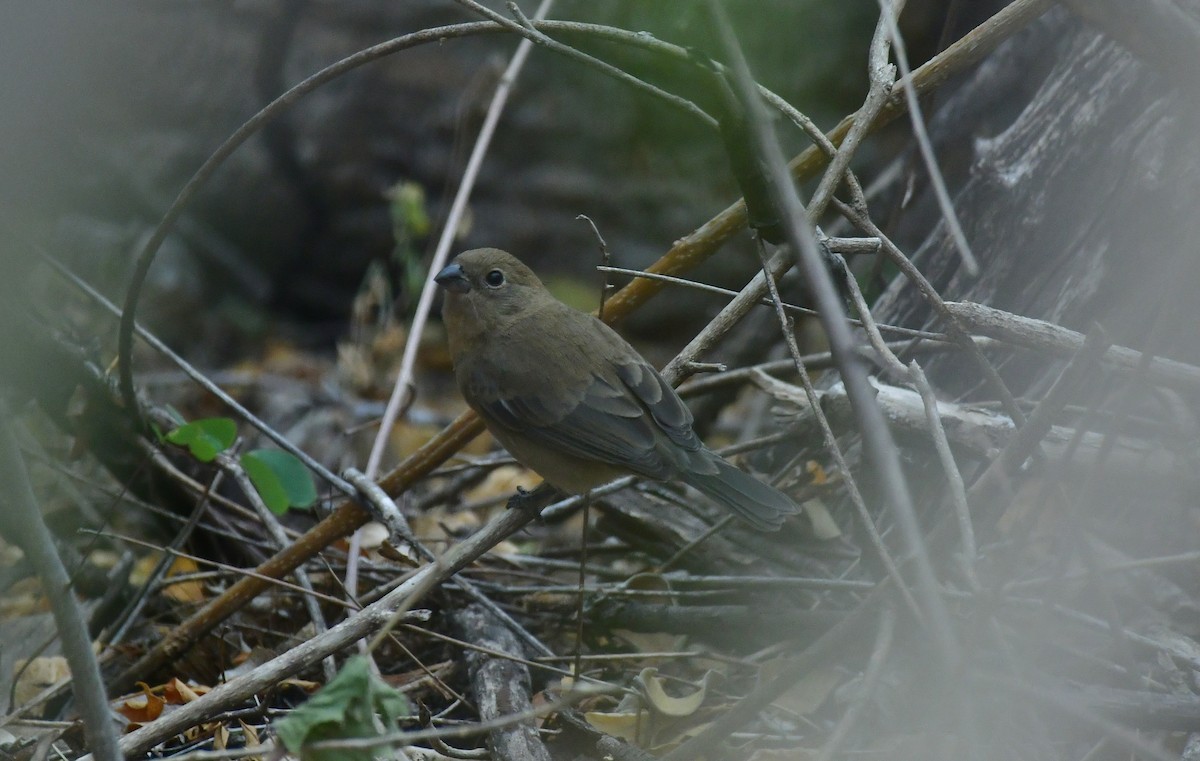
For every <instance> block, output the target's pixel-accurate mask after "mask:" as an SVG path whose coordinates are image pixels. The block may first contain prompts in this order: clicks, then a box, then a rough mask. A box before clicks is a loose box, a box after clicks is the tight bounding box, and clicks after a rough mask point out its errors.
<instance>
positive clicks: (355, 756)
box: [275, 655, 412, 761]
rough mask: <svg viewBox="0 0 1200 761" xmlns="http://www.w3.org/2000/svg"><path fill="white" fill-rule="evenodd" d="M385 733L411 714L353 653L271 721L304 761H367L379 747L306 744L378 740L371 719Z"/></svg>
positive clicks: (403, 701)
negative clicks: (377, 720)
mask: <svg viewBox="0 0 1200 761" xmlns="http://www.w3.org/2000/svg"><path fill="white" fill-rule="evenodd" d="M376 714H378V715H379V718H380V721H381V723H382V725H383V727H384V731H385V732H394V731H396V730H397V729H398V728H399V722H398V718H399V717H401V716H409V715H411V714H412V710H411V707H410V706H409V703H408V700H407V699H406V698H405V697H404V695H403V694H401V693H400V692H397V691H396V690H394V689H393V688H391V687H389V686H388V685H387V684H386V683H384V682H383V681H382V680H381V679H379V678H378V677H376V676H374V675H373V674H372V673H371V669H370V666H369V664H368V662H367V659H366V658H364V657H363V656H361V655H356V656H354V657H353V658H351V659H350V660H348V661H346V663H345V665H344V666H342V670H341V671H340V672H338V675H337V677H335V678H334V680H333V681H332V682H330V683H329V684H327V685H325V686H324V687H322V688H321V690H320V691H319V692H318V693H317V694H315V695H313V696H312V697H311V698H309V699H308V702H307V703H305V704H304V705H302V706H300V707H299V708H297V709H296V710H294V711H292V712H291V713H290V714H288V716H287V717H286V718H284V719H281V720H279V721H277V722H275V735H276V737H278V738H279V741H280V742H282V743H283V745H284V747H286V748H287V749H288V751H290V752H291V753H295V754H298V755H299V756H300V758H301V759H302V761H339V759H346V760H347V761H370V760H371V759H372V758H373V757H374V756H375V755H377V753H378V751H377V749H370V748H367V749H359V750H340V749H339V750H334V749H330V750H312V749H306V748H305V747H304V746H305V745H306V744H307V743H313V742H317V741H320V740H333V739H349V738H361V737H376V736H378V731H377V730H376V727H375V716H376Z"/></svg>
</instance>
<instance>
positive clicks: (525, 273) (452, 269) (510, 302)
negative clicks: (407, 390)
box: [433, 248, 548, 338]
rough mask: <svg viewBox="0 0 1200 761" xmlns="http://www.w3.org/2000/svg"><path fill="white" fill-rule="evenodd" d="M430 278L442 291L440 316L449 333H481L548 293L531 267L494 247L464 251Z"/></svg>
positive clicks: (465, 334) (461, 334) (465, 335)
mask: <svg viewBox="0 0 1200 761" xmlns="http://www.w3.org/2000/svg"><path fill="white" fill-rule="evenodd" d="M433 279H434V282H436V283H437V284H438V285H439V286H441V287H442V290H444V291H445V293H446V301H445V304H444V306H443V307H442V316H443V318H444V319H445V321H446V327H447V329H448V330H449V332H450V334H451V336H452V337H453V336H454V335H455V334H456V333H457V334H459V335H460V336H461V337H462V338H466V337H467V336H475V335H480V334H483V333H485V332H486V331H488V330H490V329H493V328H496V327H499V326H500V325H501V324H503V323H504V322H506V321H507V320H508V319H510V318H512V317H513V316H515V315H517V314H519V313H521V312H522V311H524V310H526V309H528V308H529V307H530V306H531V305H533V304H536V303H537V302H538V301H540V300H541V299H544V298H546V297H547V296H548V292H547V291H546V288H545V286H544V285H542V281H541V280H539V279H538V276H537V275H535V274H533V270H531V269H529V268H528V267H526V266H525V265H524V264H522V263H521V262H520V260H518V259H517V258H516V257H515V256H513V255H512V254H510V253H508V252H506V251H501V250H500V249H498V248H476V249H472V250H470V251H464V252H463V253H461V254H459V255H458V256H456V257H454V260H453V261H452V262H450V264H448V265H446V267H444V268H443V269H442V271H441V272H439V273H438V274H437V275H436V276H434V278H433Z"/></svg>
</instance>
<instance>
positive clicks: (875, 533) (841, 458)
mask: <svg viewBox="0 0 1200 761" xmlns="http://www.w3.org/2000/svg"><path fill="white" fill-rule="evenodd" d="M759 256H760V257H761V259H762V262H763V271H764V272H765V271H766V268H767V255H766V252H765V251H764V250H762V248H761V245H760V249H759ZM767 287H768V288H769V289H770V292H771V298H772V299H773V300H774V301H775V312H776V315H777V316H778V317H779V323H780V327H781V328H782V329H783V339H784V342H785V343H786V344H787V347H788V351H789V352H791V355H792V362H794V363H795V365H796V372H797V374H799V376H800V383H801V384H802V385H803V386H804V394H805V396H807V397H808V405H809V408H810V409H811V410H812V412H813V419H815V420H816V421H817V426H818V427H819V428H820V429H821V435H822V437H823V438H824V439H825V448H826V449H827V450H828V451H829V454H830V456H831V457H833V461H834V464H835V465H837V468H838V472H839V473H841V474H842V480H843V482H844V483H845V484H846V493H847V494H848V495H849V496H850V502H851V503H852V504H853V505H854V508H855V510H856V511H857V512H858V519H859V521H860V522H861V523H862V524H863V531H864V532H866V534H867V537H868V538H869V539H870V540H871V546H872V548H873V549H874V550H875V554H877V555H878V556H879V561H880V562H881V563H883V567H884V569H885V570H886V571H887V574H888V576H889V577H890V578H891V579H892V581H893V582H895V584H896V588H897V589H899V590H900V595H901V597H903V598H904V604H905V605H907V606H908V609H909V611H911V612H912V614H913V617H914V618H915V619H916V620H918V621H923V620H924V616H922V615H921V606H920V605H918V604H917V600H916V598H915V597H913V593H912V590H910V589H909V588H908V585H907V584H906V583H905V582H904V577H903V576H901V575H900V569H899V568H898V567H897V566H896V561H895V560H894V559H893V558H892V554H891V553H890V552H888V549H887V545H886V544H884V542H883V537H882V536H880V535H879V529H878V528H876V526H875V520H874V518H872V517H871V511H870V509H869V508H868V507H867V502H866V500H864V499H863V496H862V492H861V491H860V490H859V488H858V483H857V481H855V479H854V473H853V471H851V470H850V464H849V463H848V462H846V457H845V455H844V454H842V447H841V445H839V444H838V441H837V435H836V434H835V433H834V432H833V428H832V427H831V426H830V425H829V418H827V417H826V416H825V411H824V410H823V409H821V400H820V398H819V397H818V396H817V389H816V387H815V386H813V382H812V378H810V377H809V375H808V370H807V368H805V367H804V363H803V362H802V361H801V356H800V347H799V346H797V345H796V331H795V330H793V329H792V325H791V320H789V319H788V317H787V315H785V314H784V312H783V306H782V303H781V302H780V301H779V288H778V286H777V285H776V284H775V280H774V279H773V278H771V277H768V278H767Z"/></svg>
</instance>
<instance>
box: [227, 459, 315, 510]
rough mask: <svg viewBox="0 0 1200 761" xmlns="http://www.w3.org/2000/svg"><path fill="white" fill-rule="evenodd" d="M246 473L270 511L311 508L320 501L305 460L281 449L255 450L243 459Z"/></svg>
mask: <svg viewBox="0 0 1200 761" xmlns="http://www.w3.org/2000/svg"><path fill="white" fill-rule="evenodd" d="M241 462H242V467H243V468H245V469H246V475H248V476H249V477H250V482H251V483H253V484H254V488H255V489H258V494H259V496H260V497H262V499H263V502H265V503H266V504H267V507H269V508H270V509H271V512H273V513H276V514H282V513H285V512H287V509H288V508H289V507H309V506H311V505H312V503H314V502H316V501H317V487H316V484H314V483H313V479H312V474H311V473H309V472H308V469H307V468H305V467H304V463H302V462H300V461H299V460H297V459H296V458H295V457H294V456H293V455H292V454H290V453H288V452H284V451H283V450H281V449H255V450H254V451H253V452H247V453H246V454H244V455H242V458H241Z"/></svg>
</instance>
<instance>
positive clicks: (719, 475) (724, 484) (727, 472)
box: [683, 454, 800, 531]
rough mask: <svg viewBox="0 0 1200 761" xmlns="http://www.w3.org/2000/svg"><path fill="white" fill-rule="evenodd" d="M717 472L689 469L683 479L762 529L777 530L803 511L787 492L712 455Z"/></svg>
mask: <svg viewBox="0 0 1200 761" xmlns="http://www.w3.org/2000/svg"><path fill="white" fill-rule="evenodd" d="M712 457H713V462H714V464H715V465H716V466H717V472H716V473H713V474H708V473H697V472H695V471H689V472H688V473H687V474H686V475H685V477H684V479H683V480H685V481H686V482H687V483H688V484H690V485H692V486H694V487H695V488H696V489H698V490H699V491H700V492H701V493H703V494H704V495H706V496H708V497H710V498H712V499H714V500H716V501H717V502H719V503H721V504H722V505H724V506H725V507H727V508H729V509H730V510H732V511H733V512H734V513H736V514H737V515H738V517H739V518H741V519H742V520H744V521H746V522H747V523H749V524H750V525H751V526H753V527H754V528H756V529H758V530H759V531H775V530H777V529H778V528H779V527H780V526H781V525H783V520H784V518H786V517H787V516H789V515H794V514H796V513H798V512H799V511H800V508H799V507H797V506H796V503H795V502H793V501H792V500H791V499H789V498H788V496H787V495H786V494H784V493H783V492H781V491H779V490H778V489H776V488H774V487H773V486H768V485H767V484H764V483H763V482H762V481H759V480H758V479H757V478H755V477H754V476H752V475H750V474H749V473H746V472H745V471H742V470H739V469H738V468H736V467H735V466H733V465H731V464H729V463H728V462H726V461H725V460H724V459H723V458H721V457H720V456H718V455H716V454H713V455H712Z"/></svg>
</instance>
